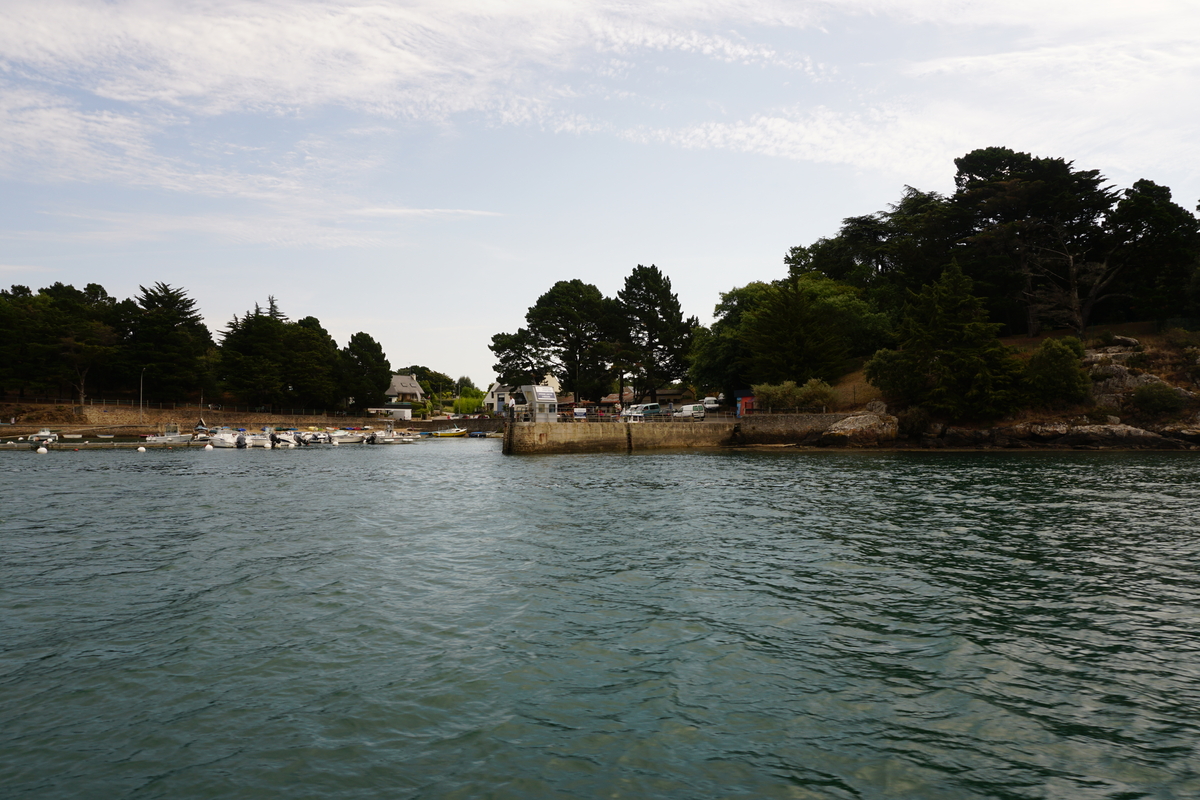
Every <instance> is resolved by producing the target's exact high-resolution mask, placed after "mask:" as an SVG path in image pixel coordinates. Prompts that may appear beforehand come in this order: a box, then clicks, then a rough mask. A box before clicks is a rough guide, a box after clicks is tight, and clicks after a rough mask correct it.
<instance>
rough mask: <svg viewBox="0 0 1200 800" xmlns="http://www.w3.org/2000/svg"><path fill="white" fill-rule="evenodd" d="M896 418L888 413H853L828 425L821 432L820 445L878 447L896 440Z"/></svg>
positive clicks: (818, 441)
mask: <svg viewBox="0 0 1200 800" xmlns="http://www.w3.org/2000/svg"><path fill="white" fill-rule="evenodd" d="M898 431H899V422H898V420H897V419H896V418H895V417H893V416H890V415H888V414H873V413H867V414H855V415H854V416H852V417H846V418H845V419H843V420H841V421H840V422H835V423H833V424H832V425H830V426H829V427H828V428H826V429H825V431H824V432H823V433H822V434H821V438H820V439H818V440H817V444H818V445H820V446H821V447H879V446H880V445H884V446H887V445H890V444H892V443H894V442H895V441H896V435H897V433H898Z"/></svg>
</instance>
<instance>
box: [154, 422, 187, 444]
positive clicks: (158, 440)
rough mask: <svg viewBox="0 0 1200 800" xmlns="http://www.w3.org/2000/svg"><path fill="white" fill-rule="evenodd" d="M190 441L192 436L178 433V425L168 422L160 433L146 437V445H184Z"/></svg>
mask: <svg viewBox="0 0 1200 800" xmlns="http://www.w3.org/2000/svg"><path fill="white" fill-rule="evenodd" d="M191 440H192V434H190V433H180V431H179V423H176V422H168V423H167V424H166V425H164V426H163V430H162V433H158V434H154V435H153V436H147V437H146V444H186V443H188V442H190V441H191Z"/></svg>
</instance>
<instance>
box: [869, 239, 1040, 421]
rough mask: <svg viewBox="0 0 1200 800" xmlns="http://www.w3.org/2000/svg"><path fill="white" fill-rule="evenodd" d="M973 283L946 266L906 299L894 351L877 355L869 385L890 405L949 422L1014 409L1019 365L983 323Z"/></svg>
mask: <svg viewBox="0 0 1200 800" xmlns="http://www.w3.org/2000/svg"><path fill="white" fill-rule="evenodd" d="M971 285H972V282H971V279H970V278H968V277H966V276H965V275H963V273H962V270H961V269H960V268H959V266H958V264H957V263H954V262H952V263H951V264H950V266H949V267H947V268H946V270H945V272H943V273H942V277H941V278H939V279H938V281H937V282H936V283H933V284H930V285H928V286H926V287H924V288H923V289H922V290H921V291H920V292H916V293H912V294H911V295H910V303H909V305H908V306H907V307H906V309H905V312H904V316H903V318H902V321H901V325H900V331H899V340H900V349H899V350H881V351H879V353H877V354H876V355H875V357H874V358H872V359H871V360H870V361H869V362H867V365H866V376H867V380H868V381H869V382H870V383H872V384H873V385H875V386H877V387H879V389H880V390H881V391H882V392H883V393H884V396H885V397H887V398H888V399H889V400H890V401H894V402H899V403H901V404H903V405H910V406H921V407H923V408H926V409H927V410H929V411H930V412H932V413H935V414H941V415H944V416H946V417H949V418H952V419H989V418H994V417H997V416H1000V415H1002V414H1005V413H1008V412H1009V411H1011V410H1012V409H1014V408H1016V407H1017V405H1018V404H1019V399H1020V391H1019V390H1020V386H1019V378H1020V373H1021V365H1020V362H1019V361H1018V360H1017V359H1016V358H1015V357H1014V356H1013V355H1012V353H1010V352H1009V351H1008V349H1007V348H1005V347H1004V346H1003V345H1002V344H1001V343H1000V340H999V338H998V336H997V334H998V332H999V329H1000V326H999V325H998V324H995V323H991V322H988V321H987V311H986V310H985V308H984V305H983V301H982V300H980V298H978V297H975V296H973V295H972V294H971Z"/></svg>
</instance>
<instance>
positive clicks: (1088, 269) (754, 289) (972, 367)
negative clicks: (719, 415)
mask: <svg viewBox="0 0 1200 800" xmlns="http://www.w3.org/2000/svg"><path fill="white" fill-rule="evenodd" d="M954 163H955V167H956V174H955V191H954V193H953V194H951V195H949V196H945V195H942V194H939V193H937V192H925V191H921V190H918V189H915V188H912V187H905V190H904V192H903V193H902V196H901V197H900V198H899V199H898V200H897V201H896V203H894V204H892V205H890V206H889V207H888V209H887V210H884V211H880V212H877V213H874V214H869V215H865V216H856V217H850V218H847V219H845V220H843V222H842V225H841V227H840V229H839V230H838V232H837V234H836V235H834V236H831V237H825V238H820V239H818V240H817V241H816V242H813V243H812V244H809V245H805V246H796V247H793V248H791V249H790V250H789V251H788V252H787V254H786V255H785V257H784V263H785V264H786V265H787V267H788V276H787V277H786V278H784V279H781V280H777V281H771V282H764V281H755V282H751V283H748V284H746V285H744V286H740V287H736V288H734V289H731V290H730V291H728V292H725V293H722V294H721V297H720V302H719V303H718V304H717V305H716V308H715V310H714V322H713V324H712V325H710V326H701V325H698V324H697V323H696V321H695V318H694V317H692V318H687V319H685V318H684V317H683V314H682V312H681V311H680V309H679V305H678V300H677V299H676V297H675V295H674V294H673V293H672V292H671V288H670V280H669V279H668V278H667V277H666V276H665V275H663V274H662V273H661V271H660V270H658V269H657V267H654V266H650V267H643V266H640V265H639V266H638V267H637V268H636V269H635V270H634V271H633V273H632V274H631V275H630V276H629V277H628V278H627V279H626V281H625V286H624V288H623V289H622V290H621V291H620V292H618V294H617V297H615V298H606V297H604V296H603V295H602V294H601V293H600V291H599V290H598V289H596V287H594V286H592V285H590V284H586V283H583V282H582V281H579V280H574V281H560V282H558V283H556V284H555V285H554V286H553V287H551V289H550V290H549V291H548V292H546V294H544V295H542V296H541V297H540V298H538V300H537V302H536V303H535V304H534V305H533V306H532V307H530V309H529V311H528V313H527V314H526V327H524V328H521V329H520V330H518V331H517V332H516V333H513V334H507V333H505V334H497V335H496V336H495V337H493V340H492V350H493V352H494V353H495V354H496V356H497V358H498V359H499V362H498V363H497V365H496V370H497V372H498V373H500V375H501V380H502V381H503V382H507V383H519V382H526V379H540V376H541V375H544V374H545V373H546V372H550V373H553V374H554V375H555V376H556V377H557V378H558V379H559V380H560V381H561V383H562V385H563V387H564V389H566V390H568V391H570V392H573V393H574V394H575V395H576V396H577V398H581V399H588V400H596V399H599V397H600V396H603V395H604V394H607V393H608V392H610V391H613V389H614V388H616V387H617V385H619V384H620V383H621V382H622V381H623V379H624V377H625V376H629V378H630V379H631V380H632V382H633V384H634V386H635V389H636V391H637V393H638V394H639V396H646V395H649V396H651V397H653V395H654V391H655V390H656V389H657V388H660V387H661V386H663V385H664V384H665V383H667V382H670V381H678V380H687V381H689V382H690V383H691V384H692V385H694V386H697V387H701V388H703V389H705V390H710V389H711V390H721V391H723V392H724V393H725V394H726V396H728V397H733V396H734V395H735V394H736V393H737V392H739V391H745V390H748V389H750V387H752V386H755V385H775V384H781V383H785V382H794V383H795V384H806V383H808V382H809V381H812V380H817V381H824V382H833V381H834V380H836V379H837V378H839V377H840V376H842V375H845V374H846V373H848V372H850V371H852V370H854V369H857V368H859V367H862V366H864V365H866V366H867V377H868V379H869V380H871V381H872V382H873V383H875V384H876V385H877V386H879V387H880V388H881V389H883V390H884V392H885V395H886V396H888V397H889V398H890V399H893V400H896V401H897V402H899V403H901V404H903V405H914V406H924V407H926V408H928V409H930V410H931V411H934V412H936V413H942V414H946V415H950V416H970V415H977V416H987V415H989V414H996V413H1003V411H1004V410H1006V409H1011V408H1013V407H1015V406H1016V405H1020V404H1022V403H1037V402H1040V403H1047V402H1052V401H1054V399H1055V398H1056V397H1057V398H1058V399H1062V400H1068V399H1070V398H1071V397H1075V396H1077V395H1078V394H1079V392H1080V386H1081V383H1080V378H1079V377H1078V375H1077V374H1076V373H1078V372H1079V369H1078V366H1079V365H1078V357H1077V355H1074V354H1073V349H1074V345H1072V344H1069V343H1067V344H1064V343H1062V342H1060V343H1059V344H1061V345H1062V347H1065V348H1066V351H1067V352H1066V353H1064V351H1063V350H1062V349H1061V348H1060V347H1059V346H1058V345H1050V344H1046V345H1045V346H1044V347H1042V348H1039V351H1038V353H1035V354H1033V356H1030V357H1029V358H1028V359H1017V358H1015V357H1014V354H1013V353H1011V352H1008V351H1006V350H1005V349H1004V348H1003V347H1001V345H1000V343H999V337H1000V336H1002V335H1013V334H1018V333H1021V334H1027V335H1030V336H1036V335H1038V334H1040V333H1041V332H1042V331H1044V330H1051V329H1059V330H1062V329H1067V330H1069V331H1071V332H1074V333H1075V334H1076V335H1077V336H1080V337H1082V336H1083V334H1084V333H1085V331H1086V330H1087V329H1088V328H1089V326H1095V325H1104V324H1116V323H1120V322H1125V321H1135V320H1159V321H1164V322H1167V323H1168V324H1175V325H1179V326H1187V325H1192V326H1195V324H1196V322H1197V321H1198V320H1200V220H1198V219H1197V217H1196V215H1195V214H1193V213H1192V212H1190V211H1188V210H1187V209H1185V208H1183V207H1182V206H1180V205H1178V204H1177V203H1175V202H1174V200H1173V199H1172V195H1171V190H1170V189H1169V188H1167V187H1165V186H1160V185H1158V184H1155V183H1154V182H1152V181H1149V180H1139V181H1137V182H1135V183H1134V184H1133V186H1131V187H1129V188H1127V189H1124V190H1118V189H1116V188H1114V187H1112V186H1111V185H1110V184H1109V183H1108V182H1107V181H1106V179H1105V178H1104V176H1103V175H1101V174H1100V172H1099V171H1097V170H1082V169H1078V168H1076V167H1075V165H1074V163H1073V162H1071V161H1067V160H1065V159H1062V158H1046V157H1037V156H1033V155H1030V154H1028V153H1019V152H1015V151H1013V150H1010V149H1008V148H1003V147H990V148H984V149H980V150H975V151H972V152H970V153H967V154H966V155H964V156H962V157H961V158H958V159H955V162H954ZM1172 321H1173V322H1172ZM1071 359H1074V361H1073V362H1072V361H1071ZM1054 365H1057V366H1054ZM1055 370H1058V373H1055ZM1064 371H1065V372H1064ZM1052 373H1053V374H1052ZM1060 373H1061V374H1060ZM1035 386H1036V387H1037V388H1035ZM1050 387H1058V388H1057V389H1052V388H1050ZM1085 388H1086V387H1085ZM1056 392H1057V394H1055V393H1056ZM1085 394H1086V391H1085ZM1052 395H1053V397H1052Z"/></svg>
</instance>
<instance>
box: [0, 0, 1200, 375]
mask: <svg viewBox="0 0 1200 800" xmlns="http://www.w3.org/2000/svg"><path fill="white" fill-rule="evenodd" d="M1198 89H1200V3H1197V2H1195V0H1139V2H1137V3H1133V2H1129V0H1120V1H1119V2H1115V1H1112V0H1086V1H1079V2H1077V1H1076V0H1037V2H1033V1H1032V0H1005V1H1004V2H995V0H987V1H986V2H984V1H980V2H976V1H975V0H789V1H788V2H777V1H776V0H729V1H728V2H725V1H722V0H686V2H684V0H664V1H662V2H656V1H655V0H638V1H637V2H628V1H626V2H603V1H601V0H570V2H550V1H549V0H528V1H523V2H516V1H514V2H494V1H493V0H471V2H453V1H451V0H431V1H429V2H426V1H424V0H412V1H410V2H393V1H392V0H371V1H370V2H363V3H341V2H305V0H279V1H278V2H255V1H254V0H229V1H226V0H192V1H191V2H186V1H183V0H181V1H179V2H159V1H157V0H132V1H130V2H123V1H122V0H110V1H109V2H72V1H70V0H38V1H37V2H32V0H0V285H4V286H8V285H10V284H23V285H26V286H30V287H32V288H34V289H37V288H40V287H42V286H48V285H50V284H52V283H54V282H57V281H61V282H63V283H70V284H74V285H76V286H78V287H83V286H84V285H86V284H88V283H99V284H101V285H103V286H104V287H105V288H106V289H107V290H108V291H109V293H110V294H112V295H114V296H116V297H118V298H121V299H123V298H125V297H134V296H136V295H137V294H138V292H139V289H138V287H139V286H149V285H151V284H153V283H155V282H160V281H161V282H163V283H167V284H170V285H172V286H176V287H182V288H184V289H186V290H187V291H188V293H189V294H190V295H191V296H192V297H193V298H194V299H195V300H196V301H197V304H198V306H199V308H200V310H201V311H202V312H203V314H204V317H205V321H206V322H207V324H208V326H209V327H210V329H212V330H213V332H214V334H218V335H219V333H220V331H221V330H222V329H223V328H224V327H225V326H226V325H227V323H228V322H229V320H230V319H231V318H232V317H233V315H235V314H239V315H240V314H244V313H246V312H247V311H248V310H250V309H252V308H254V306H255V304H259V305H262V306H265V305H266V304H267V298H268V296H273V297H275V298H276V300H277V302H278V304H279V307H280V309H281V310H282V311H283V312H284V313H285V314H286V315H288V316H289V317H290V318H292V319H300V318H302V317H306V316H315V317H317V318H318V319H319V320H320V321H321V323H322V324H323V325H324V326H325V327H326V328H327V329H328V330H329V332H330V333H331V334H332V335H333V336H334V338H335V339H337V340H338V342H339V344H341V345H345V344H346V342H347V340H348V339H349V338H350V336H351V335H352V334H353V333H355V332H357V331H366V332H367V333H369V334H371V335H372V336H373V337H374V338H375V339H376V340H378V341H379V342H380V343H381V344H382V345H383V347H384V350H385V352H386V353H387V355H388V357H389V359H390V361H391V363H392V365H393V366H394V367H397V368H399V367H403V366H408V365H410V364H421V365H424V366H427V367H430V368H432V369H435V370H438V371H440V372H444V373H447V374H449V375H450V376H451V377H459V376H461V375H466V376H469V377H470V378H471V379H472V380H473V381H474V382H475V383H476V384H478V385H480V386H485V385H486V384H487V383H488V382H489V381H490V380H491V379H492V377H493V372H492V368H491V367H492V364H493V363H494V358H493V357H492V353H491V351H490V350H488V344H489V342H490V340H491V337H492V335H493V334H495V333H498V332H501V331H506V332H511V331H515V330H516V329H517V328H518V327H521V326H522V325H523V324H524V315H525V312H526V310H527V309H528V307H529V306H531V305H532V304H533V303H534V301H536V299H537V298H538V296H539V295H541V294H542V293H544V292H545V291H547V290H548V289H549V288H550V287H551V286H552V285H553V284H554V283H555V282H556V281H559V280H570V279H573V278H581V279H583V280H585V281H587V282H589V283H593V284H595V285H596V286H598V287H599V288H600V290H601V291H602V292H604V293H605V294H606V295H610V296H612V295H615V294H616V292H617V291H618V290H619V289H620V288H621V286H622V285H623V282H624V279H625V277H626V276H627V275H629V273H630V271H631V270H632V269H633V268H634V267H635V266H637V265H638V264H646V265H649V264H655V265H657V266H658V267H659V268H660V269H661V270H662V271H663V272H664V273H666V274H667V275H668V276H669V277H670V279H671V281H672V284H673V287H674V289H675V291H676V292H677V293H678V295H679V298H680V301H681V303H682V305H683V308H684V312H685V314H688V315H696V316H697V317H699V318H700V321H701V322H703V323H708V322H710V321H711V318H712V316H711V315H712V311H713V306H714V305H715V304H716V303H717V302H718V301H719V299H720V293H721V292H725V291H729V290H730V289H732V288H734V287H736V286H741V285H744V284H746V283H748V282H750V281H754V280H775V279H777V278H780V277H783V276H784V275H785V274H786V268H785V267H784V265H783V256H784V255H785V253H786V252H787V250H788V248H789V247H792V246H795V245H806V244H810V243H812V242H813V241H815V240H816V239H818V238H820V237H822V236H831V235H834V234H836V232H837V229H838V226H839V224H840V222H841V220H842V219H844V218H846V217H850V216H858V215H863V214H870V213H873V212H876V211H880V210H884V209H886V208H887V206H888V204H889V203H892V202H895V201H896V200H898V199H899V198H900V196H901V194H902V192H903V189H904V187H905V186H906V185H907V186H913V187H916V188H919V189H922V190H926V191H930V190H933V191H940V192H944V193H949V192H951V191H953V186H954V185H953V176H954V159H955V158H956V157H958V156H961V155H963V154H965V153H967V152H970V151H971V150H974V149H976V148H981V147H990V146H1002V147H1009V148H1012V149H1014V150H1018V151H1024V152H1029V153H1032V154H1034V155H1037V156H1050V157H1062V158H1066V159H1068V160H1071V161H1074V162H1075V165H1076V166H1077V167H1078V168H1080V169H1098V170H1100V172H1101V173H1102V174H1103V175H1105V176H1106V177H1107V178H1108V179H1109V181H1110V182H1111V183H1112V185H1114V186H1115V187H1117V188H1124V187H1128V186H1130V185H1132V183H1133V182H1134V181H1136V180H1138V179H1140V178H1148V179H1150V180H1153V181H1155V182H1156V183H1159V184H1162V185H1166V186H1169V187H1170V188H1171V189H1172V190H1173V192H1174V199H1175V200H1176V202H1178V203H1180V204H1181V205H1183V206H1184V207H1185V208H1188V209H1193V208H1195V207H1196V204H1197V201H1198V200H1200V159H1197V158H1196V157H1195V148H1196V143H1197V133H1198V131H1200V103H1198V102H1197V101H1196V97H1197V94H1198Z"/></svg>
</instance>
